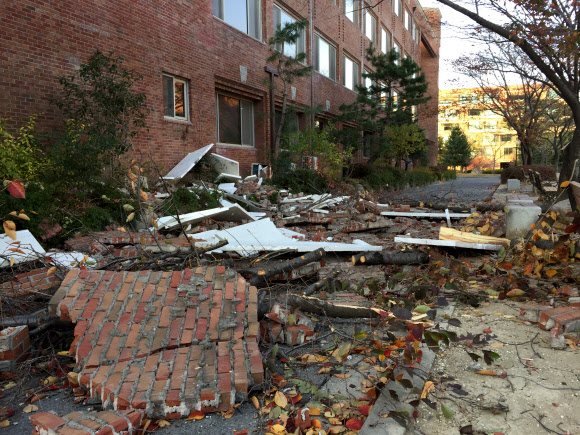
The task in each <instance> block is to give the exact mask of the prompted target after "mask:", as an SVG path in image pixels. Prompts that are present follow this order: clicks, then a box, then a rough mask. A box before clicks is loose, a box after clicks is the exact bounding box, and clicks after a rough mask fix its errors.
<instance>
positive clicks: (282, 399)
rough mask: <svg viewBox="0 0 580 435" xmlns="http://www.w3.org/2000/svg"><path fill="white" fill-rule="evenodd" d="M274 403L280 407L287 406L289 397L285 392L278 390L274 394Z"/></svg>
mask: <svg viewBox="0 0 580 435" xmlns="http://www.w3.org/2000/svg"><path fill="white" fill-rule="evenodd" d="M274 403H275V404H276V405H278V406H279V407H280V408H286V405H288V399H287V398H286V396H285V395H284V393H282V392H281V391H276V394H275V395H274Z"/></svg>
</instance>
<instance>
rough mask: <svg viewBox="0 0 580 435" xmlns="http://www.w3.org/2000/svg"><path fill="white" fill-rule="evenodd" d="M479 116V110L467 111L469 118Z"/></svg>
mask: <svg viewBox="0 0 580 435" xmlns="http://www.w3.org/2000/svg"><path fill="white" fill-rule="evenodd" d="M479 115H481V110H479V109H469V116H479Z"/></svg>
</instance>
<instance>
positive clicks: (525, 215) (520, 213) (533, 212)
mask: <svg viewBox="0 0 580 435" xmlns="http://www.w3.org/2000/svg"><path fill="white" fill-rule="evenodd" d="M507 207H508V212H507V215H506V220H505V221H506V237H507V238H508V239H510V240H512V239H515V238H520V237H525V236H526V234H528V231H530V227H531V226H532V224H533V223H535V222H536V220H537V219H538V216H540V214H541V213H542V209H541V208H540V207H539V206H537V205H534V204H533V203H532V204H529V203H525V202H508V204H507Z"/></svg>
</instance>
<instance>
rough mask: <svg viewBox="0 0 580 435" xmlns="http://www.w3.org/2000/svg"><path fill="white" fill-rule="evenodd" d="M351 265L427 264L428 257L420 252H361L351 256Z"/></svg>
mask: <svg viewBox="0 0 580 435" xmlns="http://www.w3.org/2000/svg"><path fill="white" fill-rule="evenodd" d="M351 261H352V264H353V265H355V266H356V265H358V264H364V265H366V266H371V265H376V264H396V265H404V264H425V263H428V262H429V255H428V254H426V253H425V252H421V251H413V252H384V253H383V252H376V251H370V252H363V253H362V254H357V255H353V256H352V258H351Z"/></svg>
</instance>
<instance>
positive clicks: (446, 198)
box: [381, 175, 500, 205]
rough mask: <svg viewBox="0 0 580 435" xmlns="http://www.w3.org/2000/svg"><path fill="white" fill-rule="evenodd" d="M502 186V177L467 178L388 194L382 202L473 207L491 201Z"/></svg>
mask: <svg viewBox="0 0 580 435" xmlns="http://www.w3.org/2000/svg"><path fill="white" fill-rule="evenodd" d="M499 184H500V177H499V175H497V176H491V177H490V176H488V177H465V178H457V179H456V180H451V181H442V182H438V183H434V184H430V185H428V186H422V187H415V188H412V189H407V190H399V191H396V192H388V193H386V194H385V195H384V196H383V197H382V198H381V201H383V200H386V201H393V202H398V203H399V204H404V203H405V202H409V201H419V202H425V203H432V204H442V203H443V204H444V203H447V204H449V205H454V204H457V205H472V204H477V203H482V202H486V201H489V200H490V199H491V197H492V196H493V193H494V192H495V190H496V189H497V187H498V186H499Z"/></svg>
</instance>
